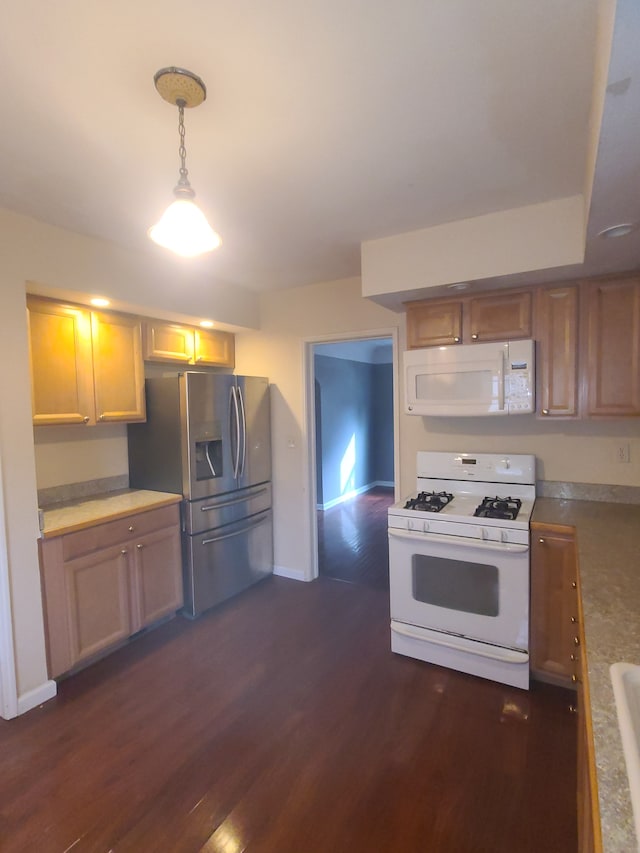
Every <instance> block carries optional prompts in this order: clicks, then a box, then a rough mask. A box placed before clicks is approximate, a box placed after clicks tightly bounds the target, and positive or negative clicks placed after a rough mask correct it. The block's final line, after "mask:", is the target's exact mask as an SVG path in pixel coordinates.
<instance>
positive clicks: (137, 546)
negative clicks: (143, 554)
mask: <svg viewBox="0 0 640 853" xmlns="http://www.w3.org/2000/svg"><path fill="white" fill-rule="evenodd" d="M136 548H137V549H138V551H140V550H141V549H142V548H144V545H141V544H140V543H139V542H138V544H137V545H136Z"/></svg>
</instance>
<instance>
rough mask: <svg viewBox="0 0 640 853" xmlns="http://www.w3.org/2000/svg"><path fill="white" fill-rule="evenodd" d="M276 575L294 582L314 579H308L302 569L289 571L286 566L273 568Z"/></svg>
mask: <svg viewBox="0 0 640 853" xmlns="http://www.w3.org/2000/svg"><path fill="white" fill-rule="evenodd" d="M273 573H274V575H278V577H279V578H289V579H290V580H292V581H306V582H308V581H310V580H312V578H308V577H307V576H306V575H305V573H304V572H303V571H302V569H288V568H287V567H286V566H274V567H273Z"/></svg>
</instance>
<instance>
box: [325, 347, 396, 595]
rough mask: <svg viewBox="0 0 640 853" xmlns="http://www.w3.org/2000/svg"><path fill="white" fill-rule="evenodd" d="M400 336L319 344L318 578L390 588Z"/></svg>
mask: <svg viewBox="0 0 640 853" xmlns="http://www.w3.org/2000/svg"><path fill="white" fill-rule="evenodd" d="M394 352H395V347H394V339H393V336H392V335H380V336H376V337H369V338H357V339H354V338H351V339H345V340H339V341H331V342H324V343H315V344H313V345H312V347H311V352H310V356H309V357H310V360H311V362H312V368H313V370H312V373H313V390H314V393H313V403H314V405H313V412H312V419H313V426H314V434H315V442H314V450H315V465H314V473H315V499H316V508H315V529H316V543H317V574H318V575H319V576H321V577H330V578H333V579H334V580H340V581H345V582H348V583H355V584H364V585H367V586H372V587H376V588H381V589H388V587H389V569H388V548H387V509H388V507H389V506H390V505H391V504H392V503H393V501H394V493H395V490H394V481H395V474H394V469H395V455H396V454H395V445H396V441H395V434H396V428H395V406H394V387H395V382H394V379H395V377H394Z"/></svg>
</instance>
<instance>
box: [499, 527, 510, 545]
mask: <svg viewBox="0 0 640 853" xmlns="http://www.w3.org/2000/svg"><path fill="white" fill-rule="evenodd" d="M500 541H501V542H508V541H509V534H508V533H507V531H506V530H501V531H500Z"/></svg>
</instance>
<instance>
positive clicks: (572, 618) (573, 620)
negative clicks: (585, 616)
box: [571, 616, 578, 625]
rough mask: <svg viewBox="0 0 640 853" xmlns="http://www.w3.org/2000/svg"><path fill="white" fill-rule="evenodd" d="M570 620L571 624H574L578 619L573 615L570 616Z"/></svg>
mask: <svg viewBox="0 0 640 853" xmlns="http://www.w3.org/2000/svg"><path fill="white" fill-rule="evenodd" d="M571 621H572V622H573V624H574V625H575V624H576V622H577V621H578V620H577V619H576V617H575V616H572V617H571Z"/></svg>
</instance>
